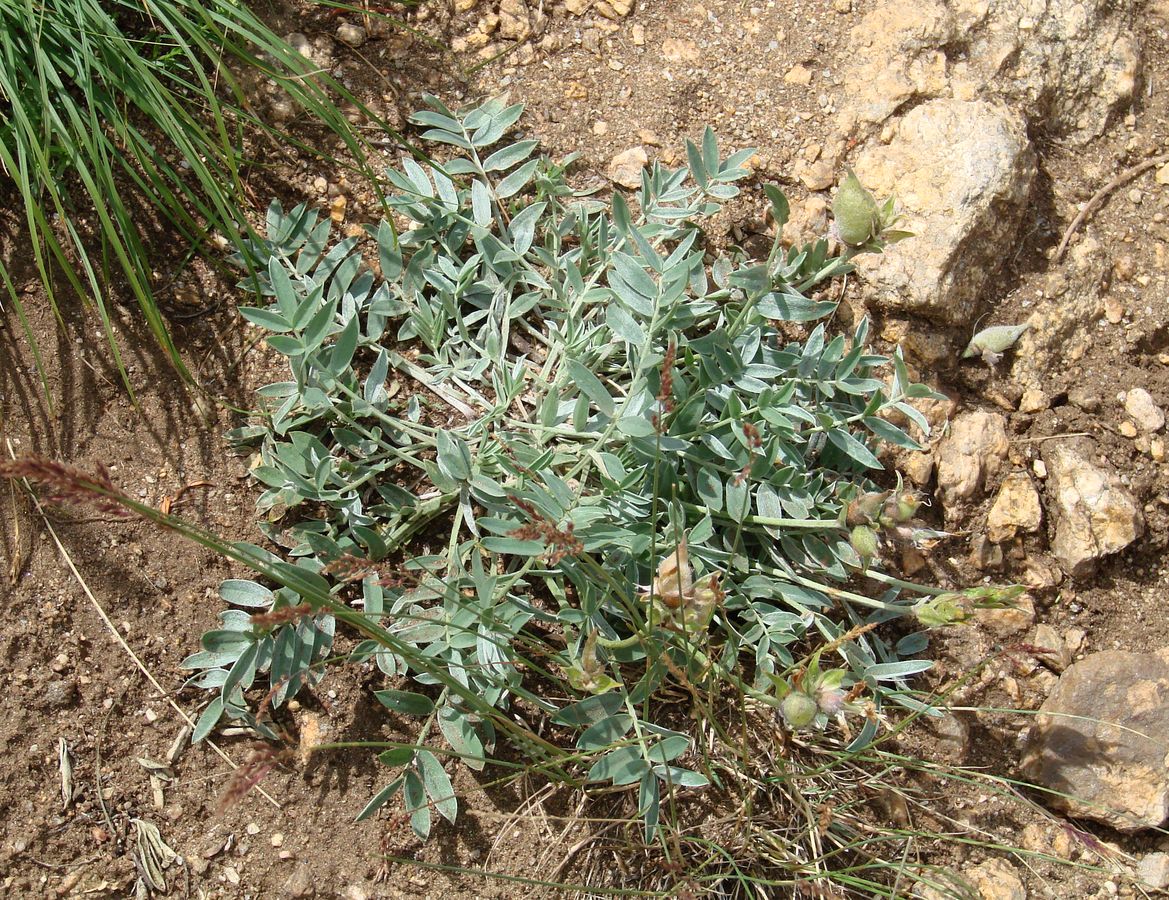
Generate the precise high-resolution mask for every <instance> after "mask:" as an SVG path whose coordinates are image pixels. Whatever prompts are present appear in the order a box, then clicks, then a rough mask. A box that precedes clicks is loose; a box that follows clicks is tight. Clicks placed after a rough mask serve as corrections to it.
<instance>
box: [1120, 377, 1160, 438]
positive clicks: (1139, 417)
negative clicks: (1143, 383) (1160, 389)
mask: <svg viewBox="0 0 1169 900" xmlns="http://www.w3.org/2000/svg"><path fill="white" fill-rule="evenodd" d="M1124 411H1125V412H1126V413H1128V414H1129V415H1130V416H1131V417H1132V420H1133V421H1134V422H1136V424H1137V427H1138V428H1140V429H1141V430H1142V431H1147V432H1150V433H1151V432H1155V431H1160V430H1161V429H1162V428H1164V427H1165V413H1164V412H1162V410H1161V407H1159V406H1158V405H1157V402H1156V401H1155V400H1154V399H1153V395H1152V394H1150V393H1149V392H1148V391H1146V390H1145V389H1144V388H1133V389H1132V390H1131V391H1129V392H1128V393H1127V394H1125V395H1124Z"/></svg>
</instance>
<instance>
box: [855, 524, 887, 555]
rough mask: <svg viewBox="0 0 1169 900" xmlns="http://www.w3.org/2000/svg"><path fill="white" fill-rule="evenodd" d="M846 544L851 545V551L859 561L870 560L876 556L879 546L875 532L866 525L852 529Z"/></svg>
mask: <svg viewBox="0 0 1169 900" xmlns="http://www.w3.org/2000/svg"><path fill="white" fill-rule="evenodd" d="M848 542H849V543H850V544H852V549H853V550H855V551H856V552H857V554H858V555H859V556H860V558H861V559H872V558H873V557H874V556H876V555H877V550H878V549H879V546H880V545H879V543H878V541H877V532H875V531H873V529H871V528H870V527H869V526H868V525H857V526H856V527H855V528H853V530H852V532H851V533H850V534H849V536H848Z"/></svg>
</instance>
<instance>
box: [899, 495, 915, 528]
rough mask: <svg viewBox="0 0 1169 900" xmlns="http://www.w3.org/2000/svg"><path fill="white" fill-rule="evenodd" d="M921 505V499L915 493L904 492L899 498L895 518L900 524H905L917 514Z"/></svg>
mask: <svg viewBox="0 0 1169 900" xmlns="http://www.w3.org/2000/svg"><path fill="white" fill-rule="evenodd" d="M920 505H921V504H920V501H919V500H918V499H917V498H916V497H915V496H913V494H902V495H901V496H899V497H898V498H897V508H896V510H895V511H894V513H893V519H894V520H895V521H896V522H897V523H898V524H899V525H903V524H905V523H906V522H908V521H909V520H910V519H912V518H913V517H914V516H915V515H917V508H918V506H920Z"/></svg>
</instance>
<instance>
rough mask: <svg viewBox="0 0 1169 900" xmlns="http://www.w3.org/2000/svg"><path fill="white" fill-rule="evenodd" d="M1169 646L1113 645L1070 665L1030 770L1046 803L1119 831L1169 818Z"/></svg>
mask: <svg viewBox="0 0 1169 900" xmlns="http://www.w3.org/2000/svg"><path fill="white" fill-rule="evenodd" d="M1166 747H1169V649H1167V650H1161V651H1160V652H1158V653H1127V652H1124V651H1120V650H1108V651H1105V652H1103V653H1093V654H1091V655H1090V656H1088V657H1086V658H1085V659H1083V660H1082V661H1080V662H1078V663H1076V664H1075V665H1073V666H1071V667H1070V668H1069V669H1068V670H1067V671H1066V672H1064V674H1063V675H1062V676H1061V677H1060V679H1059V682H1058V683H1057V684H1056V686H1055V688H1054V689H1053V690H1052V692H1051V694H1050V695H1049V696H1048V698H1047V700H1045V701H1044V703H1043V706H1042V707H1041V708H1040V714H1039V716H1038V717H1037V719H1036V722H1035V727H1034V729H1033V730H1032V733H1031V735H1030V738H1029V740H1028V749H1027V752H1026V754H1025V756H1024V759H1023V770H1024V773H1025V774H1026V776H1027V777H1028V778H1031V779H1033V780H1035V781H1036V782H1037V783H1039V784H1041V785H1043V786H1044V787H1047V788H1049V789H1051V790H1052V791H1054V792H1055V793H1052V794H1046V795H1045V797H1046V798H1047V802H1048V803H1050V804H1051V805H1053V806H1055V807H1056V808H1058V809H1060V810H1063V811H1065V812H1067V813H1068V814H1069V815H1072V816H1076V817H1083V818H1088V819H1094V820H1095V821H1097V822H1104V823H1105V824H1107V825H1111V826H1112V827H1113V828H1116V829H1117V830H1119V831H1125V832H1134V831H1139V830H1142V829H1145V828H1158V827H1160V826H1161V825H1162V824H1163V823H1164V822H1165V820H1166V818H1167V817H1169V761H1167V759H1166Z"/></svg>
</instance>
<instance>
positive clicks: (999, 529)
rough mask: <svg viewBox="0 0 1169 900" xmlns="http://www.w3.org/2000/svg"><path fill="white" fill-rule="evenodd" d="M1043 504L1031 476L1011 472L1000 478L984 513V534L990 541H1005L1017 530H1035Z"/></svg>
mask: <svg viewBox="0 0 1169 900" xmlns="http://www.w3.org/2000/svg"><path fill="white" fill-rule="evenodd" d="M1042 521H1043V506H1042V504H1041V503H1040V502H1039V492H1038V491H1037V490H1035V484H1034V482H1032V481H1031V476H1030V475H1028V474H1027V473H1026V472H1012V473H1011V474H1010V475H1008V476H1007V477H1006V478H1004V479H1003V483H1002V486H1001V487H1000V488H999V492H998V495H997V496H996V497H995V498H994V503H993V505H992V506H991V508H990V512H989V513H987V516H986V536H987V537H988V538H990V540H992V541H993V542H994V543H996V544H1000V543H1002V542H1003V541H1009V540H1010V539H1011V538H1013V537H1014V536H1015V535H1016V534H1017V533H1018V532H1019V531H1038V530H1039V525H1040V524H1041V523H1042Z"/></svg>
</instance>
